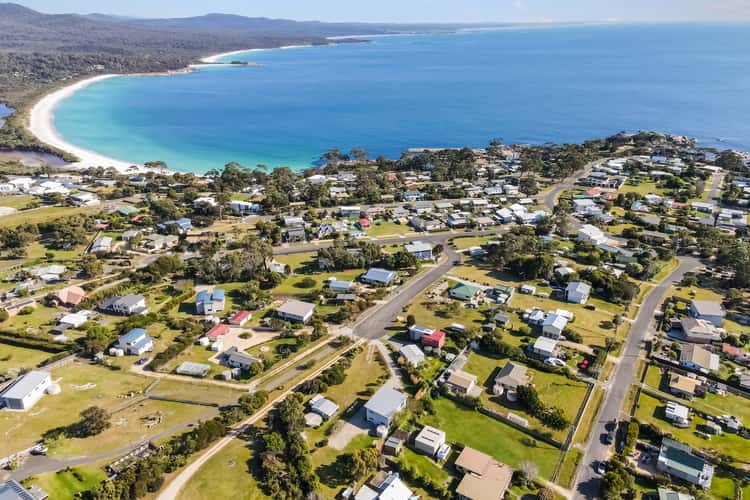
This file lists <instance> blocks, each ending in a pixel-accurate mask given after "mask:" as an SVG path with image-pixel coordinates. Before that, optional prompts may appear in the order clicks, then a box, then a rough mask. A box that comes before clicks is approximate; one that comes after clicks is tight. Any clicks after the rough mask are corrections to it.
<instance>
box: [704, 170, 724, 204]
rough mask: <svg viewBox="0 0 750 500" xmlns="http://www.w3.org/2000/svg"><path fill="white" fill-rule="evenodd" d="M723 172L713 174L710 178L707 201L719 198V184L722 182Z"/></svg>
mask: <svg viewBox="0 0 750 500" xmlns="http://www.w3.org/2000/svg"><path fill="white" fill-rule="evenodd" d="M725 175H726V174H725V173H724V172H720V173H717V174H714V175H713V177H712V179H711V190H710V191H709V192H708V201H711V200H714V199H719V198H721V186H722V184H723V183H724V176H725Z"/></svg>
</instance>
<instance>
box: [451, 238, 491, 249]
mask: <svg viewBox="0 0 750 500" xmlns="http://www.w3.org/2000/svg"><path fill="white" fill-rule="evenodd" d="M496 239H497V236H466V237H463V238H460V237H459V238H454V239H453V244H454V245H455V246H456V248H457V249H458V250H465V249H467V248H471V247H479V246H482V245H484V244H485V243H487V242H488V241H491V240H496Z"/></svg>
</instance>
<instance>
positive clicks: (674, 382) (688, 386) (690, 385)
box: [669, 375, 700, 394]
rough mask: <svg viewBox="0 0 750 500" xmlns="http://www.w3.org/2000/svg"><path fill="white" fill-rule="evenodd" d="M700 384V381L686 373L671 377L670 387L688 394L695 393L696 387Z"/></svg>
mask: <svg viewBox="0 0 750 500" xmlns="http://www.w3.org/2000/svg"><path fill="white" fill-rule="evenodd" d="M699 385H700V382H698V381H697V380H695V379H694V378H690V377H686V376H684V375H672V376H671V377H670V378H669V388H670V389H677V390H678V391H681V392H685V393H688V394H695V388H696V387H698V386H699Z"/></svg>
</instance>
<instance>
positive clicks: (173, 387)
mask: <svg viewBox="0 0 750 500" xmlns="http://www.w3.org/2000/svg"><path fill="white" fill-rule="evenodd" d="M149 394H150V395H152V396H159V397H163V398H173V399H189V400H190V401H196V402H201V403H216V404H218V405H226V404H231V403H235V402H236V401H237V400H238V399H239V398H240V396H242V395H243V394H246V391H244V390H240V389H232V388H230V387H226V386H219V385H212V384H205V383H201V382H199V381H191V380H186V381H184V382H183V381H177V380H169V379H160V380H159V383H158V384H157V385H156V386H155V387H154V388H153V389H152V390H151V391H150V392H149Z"/></svg>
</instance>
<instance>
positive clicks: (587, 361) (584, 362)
mask: <svg viewBox="0 0 750 500" xmlns="http://www.w3.org/2000/svg"><path fill="white" fill-rule="evenodd" d="M580 366H581V370H585V369H586V368H588V367H589V360H588V359H584V360H583V361H581V365H580Z"/></svg>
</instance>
